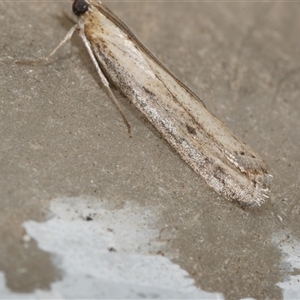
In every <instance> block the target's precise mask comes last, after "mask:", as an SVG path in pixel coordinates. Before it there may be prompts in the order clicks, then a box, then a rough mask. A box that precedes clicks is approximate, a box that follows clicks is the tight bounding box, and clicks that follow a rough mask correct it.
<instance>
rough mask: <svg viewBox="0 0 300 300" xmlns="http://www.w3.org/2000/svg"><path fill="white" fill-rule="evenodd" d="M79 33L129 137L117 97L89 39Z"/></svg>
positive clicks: (128, 125)
mask: <svg viewBox="0 0 300 300" xmlns="http://www.w3.org/2000/svg"><path fill="white" fill-rule="evenodd" d="M79 35H80V37H81V38H82V41H83V43H84V45H85V47H86V49H87V51H88V53H89V55H90V57H91V59H92V62H93V64H94V66H95V67H96V70H97V73H98V75H99V77H100V80H101V82H102V84H103V86H104V88H105V91H106V93H107V95H108V97H109V98H110V100H111V101H112V103H113V104H114V105H115V107H116V109H117V110H118V112H119V114H120V115H121V117H122V119H123V121H124V123H125V125H126V127H127V130H128V134H129V137H131V127H130V124H129V122H128V121H127V119H126V117H125V114H124V112H123V110H122V108H121V107H120V105H119V103H118V101H117V99H116V98H115V95H114V94H113V92H112V90H111V88H110V86H109V82H108V80H107V78H106V77H105V75H104V73H103V72H102V71H101V69H100V67H99V64H98V62H97V60H96V58H95V55H94V53H93V51H92V48H91V45H90V43H89V41H88V40H87V38H86V37H85V34H84V33H83V32H81V31H79Z"/></svg>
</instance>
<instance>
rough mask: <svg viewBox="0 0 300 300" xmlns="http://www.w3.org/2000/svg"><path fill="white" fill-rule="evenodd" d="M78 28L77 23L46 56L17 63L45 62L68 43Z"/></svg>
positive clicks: (17, 62) (34, 63) (33, 63)
mask: <svg viewBox="0 0 300 300" xmlns="http://www.w3.org/2000/svg"><path fill="white" fill-rule="evenodd" d="M76 28H77V24H76V25H74V26H72V28H71V29H70V30H69V31H68V33H67V34H66V36H65V37H64V39H63V40H62V41H61V42H60V43H59V44H58V45H57V46H56V47H55V48H54V50H53V51H52V52H51V53H50V54H49V55H48V56H46V57H42V58H40V59H38V60H34V61H16V64H19V65H38V64H41V63H44V62H46V61H48V60H49V59H50V58H51V57H52V56H53V55H54V54H55V53H56V51H57V50H58V49H59V48H61V47H62V46H63V45H64V44H65V43H67V42H68V41H69V40H70V39H71V37H72V35H73V33H74V31H75V30H76Z"/></svg>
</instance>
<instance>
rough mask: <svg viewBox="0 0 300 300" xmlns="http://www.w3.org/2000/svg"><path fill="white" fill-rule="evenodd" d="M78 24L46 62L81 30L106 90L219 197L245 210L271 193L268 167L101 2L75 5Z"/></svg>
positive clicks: (91, 0) (79, 0) (84, 1)
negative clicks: (128, 104)
mask: <svg viewBox="0 0 300 300" xmlns="http://www.w3.org/2000/svg"><path fill="white" fill-rule="evenodd" d="M72 10H73V12H74V14H75V15H76V16H77V23H76V24H75V25H74V26H73V27H72V28H71V30H70V31H69V32H68V33H67V35H66V36H65V38H64V39H63V40H62V41H61V43H60V44H59V45H58V46H57V47H56V48H55V49H54V50H53V51H52V52H51V54H50V55H49V56H48V57H46V58H44V59H43V60H45V59H46V60H47V59H48V58H49V57H51V56H52V55H53V54H54V53H55V52H56V51H57V50H58V49H59V48H60V47H61V46H62V45H63V44H65V43H66V42H67V41H68V40H69V39H70V38H71V37H72V35H73V33H74V31H76V30H77V31H78V33H79V35H80V37H81V39H82V41H83V43H84V45H85V47H86V49H87V51H88V53H89V55H90V57H91V59H92V61H93V63H94V65H95V67H96V69H97V72H98V74H99V77H100V79H101V82H102V84H103V86H104V88H105V89H106V92H107V94H108V96H109V97H110V98H111V100H112V101H113V102H114V103H115V105H116V106H117V108H118V110H119V111H120V113H121V115H122V117H123V119H124V121H125V123H126V125H127V127H128V130H129V129H130V126H129V124H128V122H127V120H126V118H125V116H124V115H123V113H122V112H121V109H120V107H119V106H118V104H117V101H116V99H115V96H114V94H113V92H112V90H111V88H110V83H112V84H113V85H114V86H115V87H117V88H118V89H119V90H120V92H121V93H122V94H123V95H125V96H126V97H127V98H129V99H130V101H131V102H132V103H133V104H134V105H135V106H136V107H137V108H138V109H139V110H140V111H141V113H142V114H143V115H144V116H145V117H146V118H147V119H148V120H149V121H150V122H151V123H152V125H153V126H154V127H155V128H156V129H157V130H158V131H159V133H160V134H161V135H162V136H163V137H164V138H165V139H166V140H167V142H168V143H169V144H170V145H171V146H172V147H173V148H174V149H175V150H176V151H177V152H178V153H179V155H180V156H181V157H182V159H183V160H184V161H185V162H186V163H187V164H188V165H189V166H190V167H191V168H192V169H193V170H194V171H195V172H196V173H197V174H199V175H200V176H201V177H202V178H203V179H204V180H205V182H206V183H207V184H208V185H209V186H210V187H212V188H213V189H214V190H215V191H216V192H217V193H218V194H220V195H221V196H223V197H225V198H226V199H228V200H230V201H233V202H236V203H238V204H239V205H241V206H242V207H247V206H252V207H253V206H259V205H261V204H262V203H263V202H264V201H265V200H266V199H267V198H268V197H269V193H270V181H271V177H272V176H271V175H270V174H269V173H268V169H267V166H266V163H265V162H264V161H263V160H262V159H261V158H260V157H259V156H258V155H257V154H256V153H255V152H254V151H253V150H252V149H251V148H250V147H249V146H248V145H246V144H245V143H243V142H242V141H241V140H240V139H239V138H237V137H236V136H235V135H234V134H233V133H232V132H231V131H230V130H229V129H228V128H227V127H226V126H225V125H224V124H223V123H222V122H221V121H220V120H218V119H217V118H216V117H215V116H214V115H213V114H212V113H211V112H209V111H208V110H207V108H206V107H205V104H204V103H203V102H202V101H201V99H200V98H199V97H198V96H197V95H195V93H194V92H192V91H191V90H190V89H189V88H188V87H187V86H186V85H185V84H183V83H182V82H181V81H180V80H179V79H178V78H177V77H176V76H174V75H173V74H172V73H171V72H170V71H169V70H168V69H167V68H166V67H165V65H164V64H162V63H161V62H160V61H159V60H158V59H157V58H156V57H155V56H154V55H153V54H152V53H151V52H150V51H149V50H148V49H147V48H146V47H145V46H144V45H143V44H142V43H141V42H140V40H139V39H138V38H137V37H136V36H135V35H134V34H133V33H132V31H131V30H130V29H129V28H128V27H127V26H126V25H125V24H124V23H123V22H122V21H121V20H120V19H119V18H118V17H117V16H116V15H115V14H114V13H113V12H112V11H111V10H109V9H108V8H107V7H106V6H105V5H104V4H103V3H102V2H101V1H99V0H73V5H72Z"/></svg>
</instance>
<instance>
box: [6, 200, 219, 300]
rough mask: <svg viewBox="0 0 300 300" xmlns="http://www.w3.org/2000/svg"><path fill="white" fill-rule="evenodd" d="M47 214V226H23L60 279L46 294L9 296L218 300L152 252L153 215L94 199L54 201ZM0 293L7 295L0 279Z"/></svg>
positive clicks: (157, 246) (157, 247)
mask: <svg viewBox="0 0 300 300" xmlns="http://www.w3.org/2000/svg"><path fill="white" fill-rule="evenodd" d="M50 210H51V213H52V214H53V217H52V218H51V219H49V220H48V221H47V222H44V223H38V222H35V221H28V222H25V223H24V228H25V229H26V232H27V235H28V236H30V237H31V238H34V239H35V240H36V241H37V244H38V246H39V248H41V249H42V250H44V251H47V252H50V253H52V254H53V263H54V264H55V266H56V267H57V268H59V269H60V270H61V271H62V274H63V279H62V280H61V281H58V282H54V283H52V284H51V291H49V292H42V291H36V292H35V293H34V294H32V295H31V296H29V297H28V294H25V295H23V294H22V295H21V294H14V295H17V296H18V299H28V298H31V299H32V298H34V299H40V298H49V297H50V298H55V299H74V298H77V299H78V298H83V299H87V298H89V299H91V298H97V299H103V298H115V299H121V298H122V299H128V298H131V299H141V298H151V299H153V298H156V299H164V298H172V299H223V296H222V294H217V293H207V292H204V291H201V290H199V289H198V288H196V287H195V285H194V281H193V279H191V278H189V276H188V273H187V272H186V271H184V270H183V269H181V268H180V267H179V266H178V265H176V264H174V263H172V262H171V261H170V260H169V259H168V258H166V257H164V256H161V255H159V254H157V253H158V252H159V251H163V246H164V244H163V243H162V242H159V229H158V228H157V225H156V224H157V219H156V216H155V215H154V213H153V212H152V211H150V210H147V209H145V208H141V207H138V206H137V205H131V204H126V205H125V206H124V207H122V208H114V207H113V205H111V204H110V203H108V202H103V201H101V200H99V199H95V198H94V199H93V198H59V199H55V200H53V201H52V202H51V206H50ZM0 279H1V278H0ZM3 295H5V297H6V298H9V297H8V296H9V295H11V294H10V293H9V292H8V291H7V289H6V288H5V285H4V284H3V286H2V287H1V280H0V296H3Z"/></svg>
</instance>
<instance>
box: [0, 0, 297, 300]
mask: <svg viewBox="0 0 300 300" xmlns="http://www.w3.org/2000/svg"><path fill="white" fill-rule="evenodd" d="M108 5H109V7H110V8H112V9H113V11H114V12H115V13H116V14H117V15H119V16H120V17H121V18H122V19H123V20H124V21H125V22H126V23H127V24H128V25H129V27H131V28H132V30H133V31H134V32H135V33H136V34H137V35H138V36H139V37H140V38H141V40H142V41H143V42H144V43H145V44H146V45H147V46H148V47H149V49H150V50H151V51H152V52H154V53H155V54H156V55H157V56H158V57H159V58H160V59H161V60H162V61H163V62H164V63H165V64H166V65H167V66H168V67H169V68H170V69H171V70H172V71H173V72H174V73H175V74H176V75H177V76H178V77H179V78H181V79H182V80H183V82H185V83H187V85H188V86H189V87H191V89H192V90H193V91H194V92H196V93H197V94H198V95H199V96H200V97H201V98H202V99H203V100H204V102H205V103H206V104H207V106H208V107H209V108H210V109H211V110H212V111H213V112H214V113H215V114H216V115H217V116H218V117H219V118H220V119H221V120H223V121H224V122H225V123H226V124H227V125H228V126H229V127H230V128H231V129H232V130H233V131H234V132H235V133H236V134H237V135H238V136H239V137H241V138H242V139H243V140H244V141H245V142H247V143H248V144H250V145H251V146H252V147H253V148H254V149H255V150H256V151H257V152H258V153H259V154H260V155H261V156H262V157H263V158H264V159H265V160H266V161H267V162H268V164H269V166H270V169H271V172H272V174H273V176H274V181H273V187H272V197H271V199H270V200H269V201H268V203H266V204H265V205H264V206H262V207H260V208H258V209H247V210H242V209H240V208H239V207H237V206H235V205H233V204H232V203H230V202H228V201H226V200H224V199H222V198H221V197H219V196H218V195H216V194H215V193H214V192H213V191H212V190H210V189H209V188H208V187H207V186H206V185H205V184H204V183H203V182H202V180H201V178H199V177H198V176H197V175H196V174H195V173H194V172H193V171H192V170H191V169H190V168H189V167H188V166H187V165H186V164H185V163H184V162H183V161H181V159H180V158H179V156H178V155H177V154H176V153H175V152H174V151H173V150H172V149H171V148H170V147H169V146H168V145H167V144H166V142H165V141H164V140H162V139H161V138H160V136H159V135H158V134H157V133H156V131H155V130H154V129H153V128H152V127H151V125H149V124H148V122H146V121H145V120H144V118H143V117H142V116H141V115H140V114H139V113H138V112H137V110H136V109H135V108H134V107H133V106H132V105H131V104H130V102H129V101H128V100H127V99H123V98H122V97H121V96H118V99H119V101H120V103H121V105H122V107H123V109H124V111H125V114H126V116H127V118H128V120H129V121H130V123H131V126H132V129H133V138H132V139H129V138H128V136H127V133H126V128H125V126H124V124H123V122H122V119H121V118H120V116H119V115H118V113H117V112H116V109H115V108H114V106H113V105H112V104H111V103H110V101H109V99H108V98H107V96H106V95H105V93H104V91H103V89H102V88H101V86H99V84H98V83H99V80H98V78H97V75H96V73H95V71H94V68H93V66H92V64H91V62H90V60H89V57H88V55H87V53H86V52H85V49H84V47H83V45H82V43H81V41H80V40H79V39H78V38H74V39H72V42H70V43H69V44H68V45H66V46H65V47H64V48H63V49H62V50H61V51H60V52H59V53H58V54H57V55H56V56H55V58H53V60H52V61H51V62H49V63H47V64H46V65H43V66H34V67H32V66H19V65H15V64H14V61H15V60H19V59H26V58H27V59H28V58H34V57H40V56H44V55H45V54H48V53H49V52H50V51H51V50H52V49H53V48H54V46H56V44H57V43H58V42H59V41H60V40H61V39H62V38H63V36H64V35H65V33H66V32H67V30H68V29H69V28H70V26H71V23H70V22H69V21H68V20H67V19H66V18H65V17H64V15H63V12H69V11H70V2H69V1H66V2H62V1H60V2H54V1H53V2H48V1H36V2H22V1H19V2H12V1H11V2H0V11H1V14H0V27H1V39H0V49H1V55H0V91H1V94H0V101H1V102H0V103H1V104H0V170H1V172H0V207H1V209H0V271H1V273H0V275H1V276H0V298H20V299H21V298H24V299H25V298H30V299H31V298H65V299H71V298H76V297H82V298H89V297H95V298H101V297H102V298H103V297H109V296H111V297H115V298H117V297H119V298H125V297H127V298H134V297H136V298H138V297H140V298H141V297H146V298H153V297H157V298H170V297H172V298H192V297H193V298H203V299H204V298H208V297H210V298H213V299H222V298H223V299H241V298H247V297H252V298H255V299H265V298H269V299H271V298H272V299H282V298H284V299H292V298H300V284H299V280H300V275H299V274H300V273H299V268H300V266H299V256H300V244H299V243H300V232H299V225H298V224H299V213H300V203H299V200H300V199H299V197H300V196H299V192H300V185H299V178H300V174H299V173H300V152H299V147H300V138H299V132H300V101H299V98H300V65H299V61H300V39H299V31H300V18H299V14H300V4H299V3H291V2H273V3H270V2H262V3H259V2H253V3H251V2H247V3H245V2H231V3H230V2H224V3H221V2H212V3H207V2H199V3H192V2H186V3H184V2H181V3H177V2H176V3H175V2H172V3H168V2H152V3H151V2H139V3H136V2H134V3H133V2H125V1H124V3H121V2H115V3H113V2H111V3H108ZM122 224H123V225H122ZM147 241H148V242H147ZM97 271H98V272H97ZM146 275H148V276H146ZM161 275H163V276H161ZM80 291H81V292H82V293H81V294H77V293H79V292H80ZM152 291H153V292H154V294H151V292H152ZM204 291H205V292H207V293H206V294H205V292H204ZM113 292H114V293H113Z"/></svg>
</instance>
